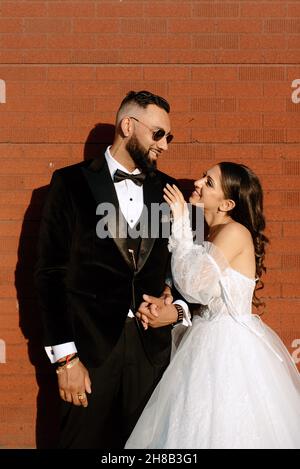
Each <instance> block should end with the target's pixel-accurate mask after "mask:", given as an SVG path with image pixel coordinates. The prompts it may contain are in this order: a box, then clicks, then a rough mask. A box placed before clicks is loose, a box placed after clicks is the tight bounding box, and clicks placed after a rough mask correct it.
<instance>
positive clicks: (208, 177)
mask: <svg viewBox="0 0 300 469" xmlns="http://www.w3.org/2000/svg"><path fill="white" fill-rule="evenodd" d="M203 176H204V177H205V176H207V179H209V180H210V181H211V182H212V183H213V185H214V184H215V181H214V180H213V178H212V177H211V176H210V175H209V174H207V172H206V171H204V173H203Z"/></svg>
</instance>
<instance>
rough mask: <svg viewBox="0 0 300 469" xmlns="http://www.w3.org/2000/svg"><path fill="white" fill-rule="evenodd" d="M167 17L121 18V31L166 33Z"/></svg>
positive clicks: (130, 32)
mask: <svg viewBox="0 0 300 469" xmlns="http://www.w3.org/2000/svg"><path fill="white" fill-rule="evenodd" d="M166 32H167V21H166V20H165V19H140V18H139V19H136V20H134V19H121V33H122V34H124V33H125V34H126V33H129V34H132V33H148V34H151V33H166Z"/></svg>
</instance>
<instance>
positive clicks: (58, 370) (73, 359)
mask: <svg viewBox="0 0 300 469" xmlns="http://www.w3.org/2000/svg"><path fill="white" fill-rule="evenodd" d="M78 362H79V357H75V358H72V361H71V360H70V361H69V363H67V364H65V365H62V366H59V367H58V368H57V369H56V370H55V371H56V373H57V374H58V375H60V374H61V373H63V372H64V371H65V368H68V369H70V368H72V367H73V366H74V365H76V363H78Z"/></svg>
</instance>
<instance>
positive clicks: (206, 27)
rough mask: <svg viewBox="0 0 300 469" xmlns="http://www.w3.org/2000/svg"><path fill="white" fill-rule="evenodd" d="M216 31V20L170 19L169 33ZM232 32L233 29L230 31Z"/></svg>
mask: <svg viewBox="0 0 300 469" xmlns="http://www.w3.org/2000/svg"><path fill="white" fill-rule="evenodd" d="M214 31H215V21H214V20H207V19H205V20H203V19H195V18H193V19H186V18H183V19H180V20H179V19H177V18H176V19H173V18H171V19H169V20H168V32H169V33H209V32H212V33H213V32H214ZM230 32H231V31H230Z"/></svg>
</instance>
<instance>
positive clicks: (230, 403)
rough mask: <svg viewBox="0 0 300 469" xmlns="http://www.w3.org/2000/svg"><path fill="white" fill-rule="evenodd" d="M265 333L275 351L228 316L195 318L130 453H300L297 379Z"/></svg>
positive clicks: (282, 350) (132, 439)
mask: <svg viewBox="0 0 300 469" xmlns="http://www.w3.org/2000/svg"><path fill="white" fill-rule="evenodd" d="M250 320H251V321H255V319H254V318H253V320H252V319H250ZM262 327H263V331H264V334H265V341H267V342H268V343H269V344H270V345H271V348H270V347H267V346H266V344H265V343H264V341H262V340H261V339H260V338H259V337H257V336H256V335H255V334H253V333H251V331H249V330H248V329H247V328H243V327H242V326H241V325H240V324H238V323H236V322H235V321H233V319H232V318H230V317H229V316H224V317H222V318H220V319H219V320H217V321H205V320H203V319H202V318H201V317H199V316H196V317H195V318H194V320H193V326H192V327H191V328H189V329H188V330H187V331H186V333H185V334H184V336H183V339H182V341H181V343H180V346H179V348H178V349H177V351H176V353H175V354H174V356H173V358H172V360H171V363H170V365H169V367H168V368H167V370H166V372H165V374H164V375H163V378H162V379H161V381H160V383H159V384H158V386H157V387H156V389H155V391H154V393H153V394H152V396H151V398H150V400H149V402H148V404H147V405H146V407H145V409H144V412H143V413H142V415H141V417H140V419H139V421H138V423H137V425H136V427H135V429H134V430H133V432H132V434H131V436H130V438H129V440H128V441H127V444H126V448H128V449H129V448H149V449H151V448H153V449H156V448H158V449H164V448H171V449H189V448H191V449H193V448H194V449H198V448H199V449H201V448H207V449H208V448H218V449H222V448H226V449H234V448H242V449H246V448H251V449H256V448H258V449H259V448H261V449H271V448H274V449H275V448H276V449H280V448H289V449H293V448H300V375H299V372H298V370H297V368H296V366H295V365H294V363H293V361H292V359H291V356H290V355H289V353H288V351H287V349H286V347H285V346H284V344H283V343H282V341H281V340H280V339H279V337H278V336H277V334H276V333H275V332H274V331H272V329H270V328H269V327H268V326H266V325H265V324H262ZM272 349H273V350H272ZM274 351H276V354H277V355H279V356H280V357H281V359H282V360H279V358H278V356H276V354H275V353H274Z"/></svg>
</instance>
